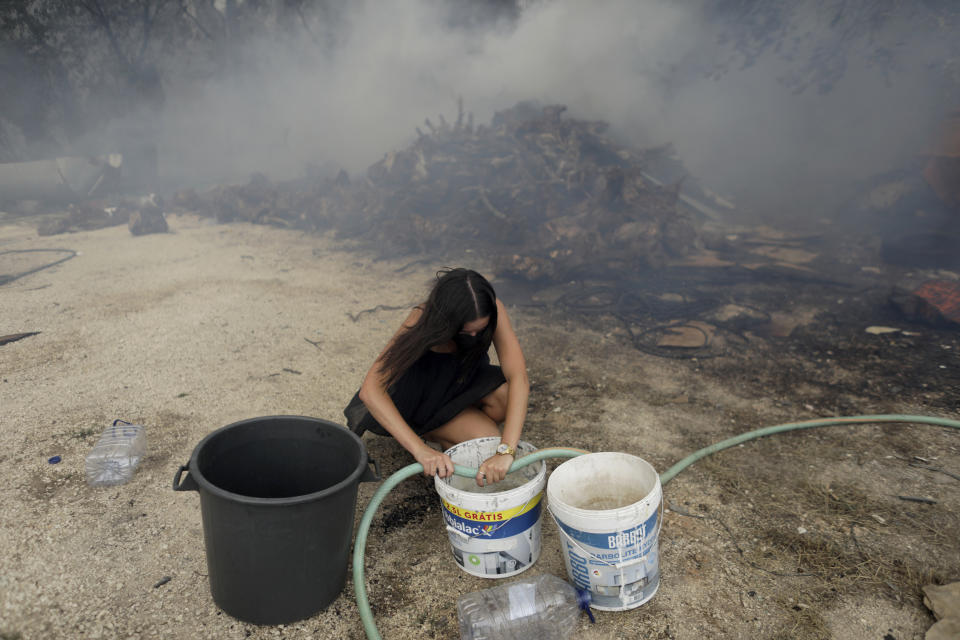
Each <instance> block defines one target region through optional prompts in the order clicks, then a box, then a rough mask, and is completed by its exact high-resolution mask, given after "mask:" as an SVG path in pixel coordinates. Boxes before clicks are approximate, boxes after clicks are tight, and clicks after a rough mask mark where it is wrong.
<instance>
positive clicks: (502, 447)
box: [497, 444, 510, 455]
mask: <svg viewBox="0 0 960 640" xmlns="http://www.w3.org/2000/svg"><path fill="white" fill-rule="evenodd" d="M497 453H499V454H500V455H506V454H508V453H510V447H509V446H508V445H506V444H501V445H499V446H498V447H497Z"/></svg>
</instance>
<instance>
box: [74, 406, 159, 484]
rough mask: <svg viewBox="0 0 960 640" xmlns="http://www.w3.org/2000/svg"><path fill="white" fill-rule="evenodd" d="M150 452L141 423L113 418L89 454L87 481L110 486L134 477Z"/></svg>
mask: <svg viewBox="0 0 960 640" xmlns="http://www.w3.org/2000/svg"><path fill="white" fill-rule="evenodd" d="M146 453H147V433H146V430H145V429H144V428H143V426H142V425H139V424H131V423H129V422H126V421H124V420H114V421H113V424H112V425H110V426H109V427H107V428H106V429H104V431H103V433H102V434H100V439H99V440H97V443H96V444H95V445H93V449H91V450H90V453H88V454H87V460H86V470H87V484H89V485H90V486H91V487H110V486H113V485H117V484H123V483H125V482H127V481H129V480H130V478H132V477H133V472H134V470H135V469H136V468H137V465H138V464H140V460H141V459H142V458H143V456H145V455H146Z"/></svg>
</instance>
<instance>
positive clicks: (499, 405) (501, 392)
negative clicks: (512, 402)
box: [480, 382, 507, 423]
mask: <svg viewBox="0 0 960 640" xmlns="http://www.w3.org/2000/svg"><path fill="white" fill-rule="evenodd" d="M480 406H481V409H482V410H483V412H484V413H485V414H487V415H488V416H489V417H490V419H491V420H493V421H494V422H496V423H500V422H503V421H504V420H505V419H506V417H507V383H506V382H504V383H503V384H501V385H500V386H499V387H497V388H496V389H494V390H493V391H492V392H491V393H489V394H487V395H485V396H484V397H483V400H482V401H481V405H480Z"/></svg>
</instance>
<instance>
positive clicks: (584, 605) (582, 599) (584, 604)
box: [577, 589, 596, 622]
mask: <svg viewBox="0 0 960 640" xmlns="http://www.w3.org/2000/svg"><path fill="white" fill-rule="evenodd" d="M592 600H593V598H591V597H590V592H589V591H587V590H586V589H577V604H578V605H580V608H581V609H583V610H584V611H586V612H587V615H588V616H590V622H596V619H595V618H594V617H593V611H591V610H590V602H591V601H592Z"/></svg>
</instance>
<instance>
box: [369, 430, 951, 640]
mask: <svg viewBox="0 0 960 640" xmlns="http://www.w3.org/2000/svg"><path fill="white" fill-rule="evenodd" d="M891 422H906V423H913V424H926V425H931V426H940V427H950V428H953V429H960V421H958V420H950V419H948V418H931V417H927V416H912V415H873V416H870V415H866V416H841V417H836V418H823V419H821V420H808V421H805V422H790V423H787V424H781V425H776V426H772V427H765V428H763V429H756V430H754V431H748V432H747V433H741V434H740V435H737V436H734V437H732V438H727V439H726V440H721V441H720V442H717V443H715V444H712V445H710V446H708V447H704V448H703V449H700V450H699V451H695V452H694V453H692V454H690V455H689V456H687V457H686V458H684V459H682V460H680V461H679V462H677V463H676V464H675V465H673V466H672V467H670V468H669V469H667V470H666V472H664V473H662V474H660V483H661V485H664V486H665V485H666V484H667V483H668V482H670V481H671V480H672V479H673V478H674V477H676V475H677V474H678V473H680V472H681V471H683V470H684V469H686V468H687V467H689V466H690V465H691V464H693V463H694V462H696V461H697V460H700V459H701V458H705V457H707V456H709V455H711V454H714V453H716V452H718V451H722V450H724V449H728V448H730V447H733V446H735V445H738V444H742V443H744V442H747V441H749V440H755V439H756V438H762V437H763V436H769V435H773V434H775V433H783V432H785V431H796V430H799V429H812V428H814V427H829V426H842V425H850V424H880V423H891ZM584 453H587V452H586V451H582V450H580V449H564V448H554V449H542V450H540V451H536V452H534V453H531V454H530V455H527V456H524V457H522V458H520V459H519V460H516V461H515V462H514V463H513V464H512V465H510V471H509V472H513V471H516V470H517V469H522V468H523V467H525V466H527V465H529V464H533V463H534V462H539V461H541V460H544V459H546V458H575V457H577V456H580V455H583V454H584ZM453 472H454V473H455V474H456V475H458V476H463V477H465V478H473V477H474V476H476V475H477V470H476V469H471V468H470V467H464V466H461V465H459V464H458V465H454V469H453ZM418 473H423V465H421V464H420V463H415V464H411V465H408V466H406V467H404V468H402V469H400V470H399V471H397V472H396V473H394V474H393V475H392V476H390V477H389V478H387V480H386V481H385V482H384V483H383V484H382V485H381V486H380V488H379V489H377V492H376V493H374V494H373V497H372V498H371V499H370V503H369V504H368V505H367V509H366V511H364V513H363V518H362V519H361V520H360V526H359V529H358V530H357V540H356V543H355V544H354V547H353V589H354V592H355V595H356V598H357V608H358V609H359V610H360V620H361V622H363V629H364V631H365V632H366V634H367V638H368V639H369V640H382V636H381V635H380V632H379V631H378V630H377V625H376V623H375V622H374V620H373V612H372V611H371V610H370V602H369V600H368V599H367V587H366V585H365V583H364V580H363V564H364V554H365V552H366V548H367V533H368V531H369V530H370V524H371V523H372V522H373V516H374V514H375V513H376V512H377V509H378V508H379V507H380V503H381V502H383V499H384V498H386V496H387V494H388V493H390V491H392V490H393V488H394V487H395V486H397V485H398V484H400V483H401V482H403V481H404V480H406V479H407V478H409V477H410V476H415V475H417V474H418Z"/></svg>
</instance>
